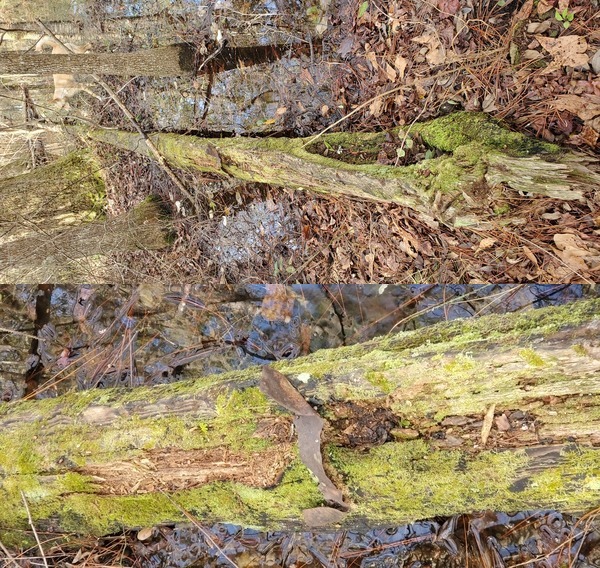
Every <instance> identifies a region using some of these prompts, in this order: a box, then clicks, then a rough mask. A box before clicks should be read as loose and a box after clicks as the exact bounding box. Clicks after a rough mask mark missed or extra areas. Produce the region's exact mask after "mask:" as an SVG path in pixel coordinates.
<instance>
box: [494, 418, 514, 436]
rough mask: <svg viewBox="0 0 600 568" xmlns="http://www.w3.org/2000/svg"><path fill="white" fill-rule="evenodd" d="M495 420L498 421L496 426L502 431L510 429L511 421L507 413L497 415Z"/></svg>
mask: <svg viewBox="0 0 600 568" xmlns="http://www.w3.org/2000/svg"><path fill="white" fill-rule="evenodd" d="M494 422H495V423H496V428H498V430H499V431H500V432H506V431H507V430H510V422H509V420H508V417H507V416H506V413H504V414H501V415H500V416H497V417H496V418H495V420H494Z"/></svg>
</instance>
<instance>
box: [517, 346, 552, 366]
mask: <svg viewBox="0 0 600 568" xmlns="http://www.w3.org/2000/svg"><path fill="white" fill-rule="evenodd" d="M519 355H520V356H521V358H522V359H523V361H525V362H526V363H527V364H528V365H531V366H532V367H545V366H546V365H547V363H546V361H544V359H543V358H542V357H540V356H539V354H538V353H536V352H535V351H534V350H533V349H520V350H519Z"/></svg>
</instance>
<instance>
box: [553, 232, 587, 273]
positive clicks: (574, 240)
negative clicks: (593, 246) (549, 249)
mask: <svg viewBox="0 0 600 568" xmlns="http://www.w3.org/2000/svg"><path fill="white" fill-rule="evenodd" d="M554 244H556V246H557V250H556V254H557V255H558V257H559V258H560V259H561V260H562V261H563V262H564V263H565V264H566V265H567V266H568V267H569V268H570V269H571V270H575V271H581V270H583V271H585V270H587V269H588V266H587V264H586V263H585V261H584V258H587V257H590V256H592V254H591V252H590V251H589V250H588V248H587V246H586V245H585V243H584V242H583V241H582V240H581V239H580V238H579V237H578V236H577V235H573V234H571V233H558V234H556V235H554Z"/></svg>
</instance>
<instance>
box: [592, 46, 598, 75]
mask: <svg viewBox="0 0 600 568" xmlns="http://www.w3.org/2000/svg"><path fill="white" fill-rule="evenodd" d="M590 65H591V66H592V69H593V70H594V73H596V75H600V49H599V50H598V51H596V53H594V55H592V58H591V59H590Z"/></svg>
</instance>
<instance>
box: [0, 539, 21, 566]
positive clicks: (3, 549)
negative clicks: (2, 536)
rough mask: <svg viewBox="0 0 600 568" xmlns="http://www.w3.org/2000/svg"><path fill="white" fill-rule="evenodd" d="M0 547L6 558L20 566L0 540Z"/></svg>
mask: <svg viewBox="0 0 600 568" xmlns="http://www.w3.org/2000/svg"><path fill="white" fill-rule="evenodd" d="M0 548H1V549H2V552H4V555H5V556H6V558H7V559H8V560H10V561H11V562H12V563H13V564H14V565H15V566H16V567H17V568H21V567H20V566H19V564H18V563H17V561H16V560H15V557H14V556H13V555H12V554H11V553H10V552H9V551H8V549H7V548H6V547H5V546H4V544H2V541H0Z"/></svg>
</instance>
